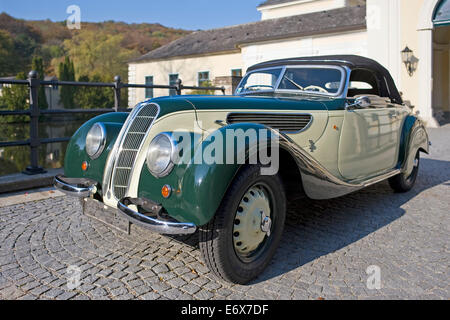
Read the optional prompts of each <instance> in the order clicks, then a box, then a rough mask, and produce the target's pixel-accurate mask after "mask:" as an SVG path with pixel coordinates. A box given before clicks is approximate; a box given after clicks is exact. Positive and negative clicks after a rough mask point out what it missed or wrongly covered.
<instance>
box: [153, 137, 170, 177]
mask: <svg viewBox="0 0 450 320" xmlns="http://www.w3.org/2000/svg"><path fill="white" fill-rule="evenodd" d="M176 150H177V147H176V146H175V143H174V141H173V140H172V138H171V137H170V136H169V135H168V134H166V133H160V134H159V135H157V136H156V137H155V138H154V139H153V140H152V142H151V143H150V146H149V148H148V152H147V167H148V170H149V171H150V173H151V174H152V175H154V176H155V177H157V178H162V177H165V176H167V175H169V173H170V172H172V169H173V167H174V164H175V161H176V159H175V157H176Z"/></svg>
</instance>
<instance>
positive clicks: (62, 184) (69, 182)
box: [53, 175, 96, 198]
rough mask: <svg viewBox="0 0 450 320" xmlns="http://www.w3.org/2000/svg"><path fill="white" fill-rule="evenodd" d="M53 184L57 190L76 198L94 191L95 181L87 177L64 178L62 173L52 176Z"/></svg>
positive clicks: (86, 195)
mask: <svg viewBox="0 0 450 320" xmlns="http://www.w3.org/2000/svg"><path fill="white" fill-rule="evenodd" d="M53 185H54V186H55V188H56V189H58V190H59V191H61V192H63V193H65V194H67V195H69V196H72V197H78V198H87V197H89V196H90V195H91V194H93V193H95V190H96V187H95V182H94V181H90V180H88V179H75V178H66V177H64V176H62V175H57V176H56V177H55V178H54V182H53Z"/></svg>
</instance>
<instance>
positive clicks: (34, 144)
mask: <svg viewBox="0 0 450 320" xmlns="http://www.w3.org/2000/svg"><path fill="white" fill-rule="evenodd" d="M0 84H12V85H27V86H28V87H29V89H30V90H29V91H30V99H29V100H30V101H29V105H30V108H29V109H28V110H15V111H3V110H0V117H2V116H20V115H25V116H29V117H30V138H29V139H28V140H22V141H10V142H0V148H2V147H17V146H29V147H30V165H29V166H28V167H27V168H26V170H25V171H24V172H23V173H25V174H28V175H35V174H42V173H45V172H46V171H45V169H44V168H43V167H41V166H39V147H40V146H41V145H42V144H49V143H61V142H67V141H69V140H70V137H64V138H46V139H41V138H39V133H38V129H39V117H40V116H41V115H55V114H89V113H94V114H103V113H110V112H118V111H127V109H121V108H120V91H121V89H123V88H144V89H169V90H174V91H175V92H176V94H177V95H181V94H182V91H183V90H186V89H187V90H213V91H222V93H223V94H225V88H224V87H194V86H184V85H183V84H182V81H181V79H178V80H177V82H176V84H175V85H174V86H171V85H169V86H166V85H145V84H129V83H123V82H121V78H120V76H115V77H114V82H112V83H102V82H77V81H56V80H52V81H42V80H40V79H39V77H38V73H37V72H36V71H30V73H29V74H28V79H27V80H3V79H0ZM42 85H44V86H45V85H47V86H52V87H55V86H74V87H104V88H112V89H113V90H114V108H112V109H70V110H65V109H56V110H41V109H39V105H38V90H39V87H40V86H42Z"/></svg>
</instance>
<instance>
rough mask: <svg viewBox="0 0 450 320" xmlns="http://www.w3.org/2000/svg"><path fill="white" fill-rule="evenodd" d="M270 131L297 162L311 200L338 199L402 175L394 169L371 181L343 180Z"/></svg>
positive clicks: (281, 136)
mask: <svg viewBox="0 0 450 320" xmlns="http://www.w3.org/2000/svg"><path fill="white" fill-rule="evenodd" d="M270 130H271V131H272V132H273V134H275V135H278V136H279V142H280V146H281V147H282V148H284V149H285V150H286V151H289V152H290V153H291V155H292V156H293V157H294V159H295V161H296V162H297V166H298V168H299V170H300V174H301V177H302V183H303V188H304V190H305V192H306V195H307V196H308V197H309V198H311V199H315V200H324V199H332V198H338V197H341V196H343V195H346V194H349V193H351V192H354V191H357V190H360V189H362V188H365V187H368V186H371V185H373V184H376V183H378V182H381V181H383V180H386V179H388V178H390V177H393V176H395V175H397V174H399V173H401V170H399V169H392V170H389V171H388V172H384V173H382V174H380V175H377V176H373V177H370V178H369V179H364V180H351V181H345V180H341V179H340V178H338V177H336V176H334V175H333V174H332V173H330V172H329V171H328V170H327V169H326V168H325V167H323V166H322V165H321V164H320V163H319V162H318V161H317V160H315V159H314V158H313V157H312V156H311V155H310V154H308V153H307V152H306V151H305V150H304V149H303V148H301V147H299V146H298V145H297V144H296V143H295V142H293V141H292V139H290V138H289V137H288V136H287V135H285V134H283V133H278V132H277V131H275V130H273V129H270Z"/></svg>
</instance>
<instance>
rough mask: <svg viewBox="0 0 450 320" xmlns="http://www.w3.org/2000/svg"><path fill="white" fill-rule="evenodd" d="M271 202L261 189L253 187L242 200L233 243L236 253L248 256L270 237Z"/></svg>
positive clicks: (237, 215)
mask: <svg viewBox="0 0 450 320" xmlns="http://www.w3.org/2000/svg"><path fill="white" fill-rule="evenodd" d="M271 227H272V219H271V218H270V200H269V199H268V197H267V196H266V194H265V193H264V191H263V190H262V189H261V188H259V187H252V188H250V190H248V191H247V193H246V194H245V195H244V197H243V198H242V200H241V202H240V204H239V206H238V210H237V212H236V217H235V219H234V227H233V243H234V248H235V250H236V252H237V253H238V254H240V255H248V254H250V253H251V252H252V251H254V250H256V249H257V248H258V247H259V246H260V244H261V243H263V241H264V240H265V238H266V236H267V237H269V236H270V232H271Z"/></svg>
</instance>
